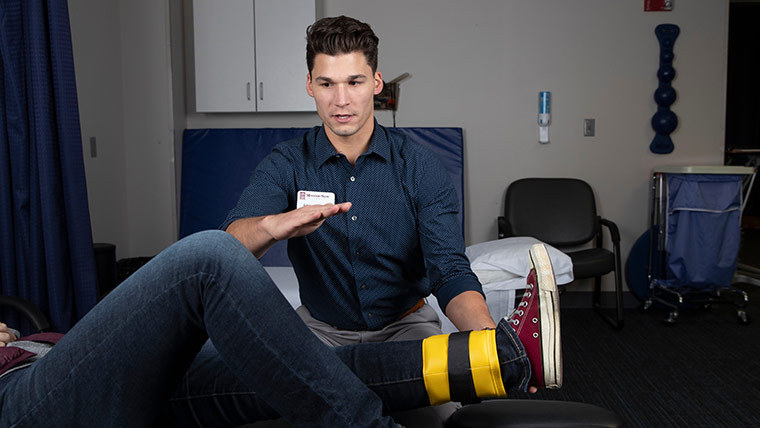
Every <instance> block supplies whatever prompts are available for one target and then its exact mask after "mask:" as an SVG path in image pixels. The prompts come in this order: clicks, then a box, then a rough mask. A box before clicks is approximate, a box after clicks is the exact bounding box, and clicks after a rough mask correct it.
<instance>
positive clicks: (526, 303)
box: [518, 301, 528, 308]
mask: <svg viewBox="0 0 760 428" xmlns="http://www.w3.org/2000/svg"><path fill="white" fill-rule="evenodd" d="M518 306H522V307H524V308H527V307H528V302H526V301H522V302H520V304H519V305H518Z"/></svg>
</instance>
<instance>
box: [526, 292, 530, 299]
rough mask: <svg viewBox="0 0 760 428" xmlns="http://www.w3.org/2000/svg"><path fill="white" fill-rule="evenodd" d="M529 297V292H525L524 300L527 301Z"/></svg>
mask: <svg viewBox="0 0 760 428" xmlns="http://www.w3.org/2000/svg"><path fill="white" fill-rule="evenodd" d="M530 295H531V294H530V291H526V292H525V298H526V299H527V298H530Z"/></svg>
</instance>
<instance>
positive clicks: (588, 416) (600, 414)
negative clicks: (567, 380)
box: [444, 400, 623, 428]
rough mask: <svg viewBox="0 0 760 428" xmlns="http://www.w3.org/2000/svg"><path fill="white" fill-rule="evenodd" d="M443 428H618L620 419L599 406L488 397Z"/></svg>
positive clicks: (469, 407)
mask: <svg viewBox="0 0 760 428" xmlns="http://www.w3.org/2000/svg"><path fill="white" fill-rule="evenodd" d="M444 426H445V427H446V428H507V427H528V428H539V427H540V428H549V427H562V428H565V427H599V428H602V427H604V428H608V427H609V428H618V427H622V426H623V421H622V420H620V418H619V417H618V416H617V415H616V414H614V413H612V412H610V411H609V410H606V409H603V408H601V407H598V406H594V405H591V404H584V403H574V402H569V401H551V400H489V401H484V402H482V403H480V404H473V405H469V406H464V407H462V408H461V409H459V410H457V411H456V412H454V414H453V415H451V417H450V418H449V419H448V420H447V421H446V423H445V424H444Z"/></svg>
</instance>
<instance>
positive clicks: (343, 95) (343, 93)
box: [335, 85, 351, 106]
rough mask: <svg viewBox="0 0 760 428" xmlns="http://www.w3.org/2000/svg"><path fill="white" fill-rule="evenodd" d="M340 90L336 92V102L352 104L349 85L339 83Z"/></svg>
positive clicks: (342, 104)
mask: <svg viewBox="0 0 760 428" xmlns="http://www.w3.org/2000/svg"><path fill="white" fill-rule="evenodd" d="M337 89H338V90H337V91H336V94H335V104H336V105H338V106H345V105H348V104H350V102H351V100H350V97H349V95H348V86H347V85H338V88H337Z"/></svg>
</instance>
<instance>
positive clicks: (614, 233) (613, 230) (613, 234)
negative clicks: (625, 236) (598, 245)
mask: <svg viewBox="0 0 760 428" xmlns="http://www.w3.org/2000/svg"><path fill="white" fill-rule="evenodd" d="M599 223H600V224H601V225H602V226H606V227H607V228H608V229H609V230H610V239H612V242H613V243H618V244H619V243H620V231H619V230H618V227H617V225H616V224H615V223H614V222H613V221H611V220H607V219H604V218H601V217H600V218H599Z"/></svg>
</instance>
